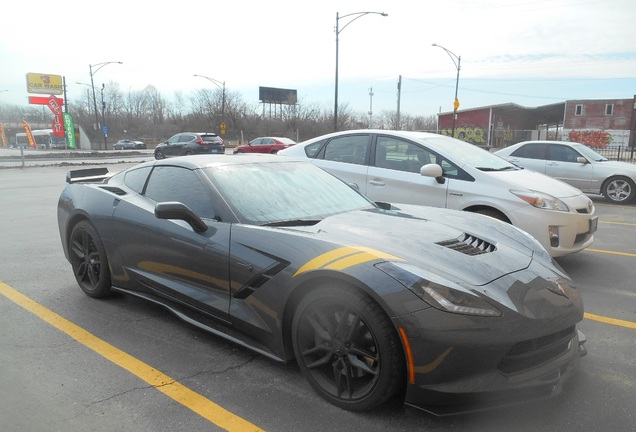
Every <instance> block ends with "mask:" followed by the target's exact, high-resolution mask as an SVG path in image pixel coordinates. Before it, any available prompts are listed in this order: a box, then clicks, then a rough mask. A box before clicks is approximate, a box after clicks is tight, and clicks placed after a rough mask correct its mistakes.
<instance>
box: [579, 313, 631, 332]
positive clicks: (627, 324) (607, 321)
mask: <svg viewBox="0 0 636 432" xmlns="http://www.w3.org/2000/svg"><path fill="white" fill-rule="evenodd" d="M583 316H584V317H585V318H587V319H589V320H593V321H598V322H602V323H605V324H611V325H615V326H620V327H627V328H631V329H636V323H635V322H631V321H624V320H619V319H615V318H608V317H604V316H601V315H594V314H591V313H587V312H586V313H584V314H583Z"/></svg>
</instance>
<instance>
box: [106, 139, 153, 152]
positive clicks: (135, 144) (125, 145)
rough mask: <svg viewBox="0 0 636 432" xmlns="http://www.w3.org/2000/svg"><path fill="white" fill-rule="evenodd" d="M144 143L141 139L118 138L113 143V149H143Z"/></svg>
mask: <svg viewBox="0 0 636 432" xmlns="http://www.w3.org/2000/svg"><path fill="white" fill-rule="evenodd" d="M145 148H146V144H144V143H143V142H141V141H131V140H127V139H125V140H119V141H117V142H116V143H115V144H113V150H143V149H145Z"/></svg>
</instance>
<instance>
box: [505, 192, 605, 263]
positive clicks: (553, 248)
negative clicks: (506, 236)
mask: <svg viewBox="0 0 636 432" xmlns="http://www.w3.org/2000/svg"><path fill="white" fill-rule="evenodd" d="M561 200H562V201H563V202H564V203H565V204H566V205H567V206H568V207H569V208H570V211H567V212H565V211H554V210H540V209H537V208H534V207H532V206H526V207H521V208H519V209H517V210H515V211H514V212H512V213H510V214H509V215H508V216H509V217H510V219H511V221H512V224H513V225H515V226H518V227H521V228H522V229H523V230H524V231H526V232H527V233H528V234H530V235H531V236H532V237H534V238H536V239H537V240H538V241H539V243H541V245H542V246H543V247H545V248H546V250H547V251H548V253H549V254H550V256H552V257H559V256H564V255H568V254H571V253H574V252H579V251H581V250H583V249H585V248H588V247H590V246H591V245H592V243H593V242H594V232H595V231H596V227H597V224H598V217H597V216H596V210H595V208H594V207H593V206H592V207H591V208H590V207H589V202H590V199H589V198H588V197H587V196H586V195H583V194H581V195H578V196H575V197H570V198H561ZM550 227H552V232H551V230H550ZM555 232H556V238H555V234H554V233H555Z"/></svg>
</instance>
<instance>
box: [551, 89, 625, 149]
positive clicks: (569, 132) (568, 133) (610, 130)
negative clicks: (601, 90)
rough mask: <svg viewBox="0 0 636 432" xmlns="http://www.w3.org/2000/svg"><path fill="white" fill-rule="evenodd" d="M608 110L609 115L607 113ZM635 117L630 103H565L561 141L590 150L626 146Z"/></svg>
mask: <svg viewBox="0 0 636 432" xmlns="http://www.w3.org/2000/svg"><path fill="white" fill-rule="evenodd" d="M608 106H611V107H612V112H611V113H608V112H607V109H608ZM633 113H634V100H633V99H598V100H571V101H567V103H566V108H565V119H564V123H563V139H564V140H566V141H576V142H581V143H583V144H587V145H590V146H593V147H607V146H609V145H612V146H617V145H622V146H627V145H629V142H630V128H631V123H632V116H633Z"/></svg>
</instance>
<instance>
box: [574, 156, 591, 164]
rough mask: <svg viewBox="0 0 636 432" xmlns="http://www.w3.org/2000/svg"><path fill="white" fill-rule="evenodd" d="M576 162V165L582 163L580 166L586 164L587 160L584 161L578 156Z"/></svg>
mask: <svg viewBox="0 0 636 432" xmlns="http://www.w3.org/2000/svg"><path fill="white" fill-rule="evenodd" d="M576 161H577V162H578V163H582V164H586V163H588V160H587V159H585V158H584V157H583V156H579V157H577V158H576Z"/></svg>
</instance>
